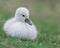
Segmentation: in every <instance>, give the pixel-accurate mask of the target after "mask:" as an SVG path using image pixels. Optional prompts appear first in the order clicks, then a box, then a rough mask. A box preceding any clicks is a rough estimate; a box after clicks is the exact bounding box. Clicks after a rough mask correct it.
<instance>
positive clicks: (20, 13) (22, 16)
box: [15, 7, 32, 25]
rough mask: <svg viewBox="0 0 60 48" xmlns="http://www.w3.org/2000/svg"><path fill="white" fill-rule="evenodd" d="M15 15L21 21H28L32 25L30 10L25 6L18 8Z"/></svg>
mask: <svg viewBox="0 0 60 48" xmlns="http://www.w3.org/2000/svg"><path fill="white" fill-rule="evenodd" d="M15 17H16V19H17V20H18V21H20V22H26V23H28V24H29V25H32V23H31V21H30V19H29V10H28V9H27V8H24V7H20V8H18V9H17V10H16V13H15Z"/></svg>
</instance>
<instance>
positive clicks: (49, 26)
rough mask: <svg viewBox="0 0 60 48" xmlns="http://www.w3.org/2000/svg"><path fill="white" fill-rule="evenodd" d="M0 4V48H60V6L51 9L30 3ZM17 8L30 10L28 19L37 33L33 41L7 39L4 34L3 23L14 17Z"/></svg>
mask: <svg viewBox="0 0 60 48" xmlns="http://www.w3.org/2000/svg"><path fill="white" fill-rule="evenodd" d="M0 2H1V3H0V48H60V4H57V6H56V7H54V8H51V7H50V6H49V5H48V4H45V3H39V2H31V1H27V3H26V2H23V1H22V2H21V3H19V0H18V1H14V0H13V1H12V0H10V1H2V0H0ZM12 2H14V3H12ZM23 3H25V4H23ZM19 4H20V5H19ZM19 6H26V7H27V8H28V9H29V10H30V18H31V20H32V21H33V23H34V24H35V25H36V28H37V30H38V32H39V34H38V37H37V39H36V40H35V41H30V40H21V39H19V38H13V37H7V36H6V34H5V33H4V30H3V24H4V22H5V21H6V20H7V19H9V18H11V17H13V16H14V14H15V10H16V8H18V7H19Z"/></svg>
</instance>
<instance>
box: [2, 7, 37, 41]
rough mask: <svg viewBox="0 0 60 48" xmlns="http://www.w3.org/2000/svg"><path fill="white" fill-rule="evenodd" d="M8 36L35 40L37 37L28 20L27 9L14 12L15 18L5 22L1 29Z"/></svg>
mask: <svg viewBox="0 0 60 48" xmlns="http://www.w3.org/2000/svg"><path fill="white" fill-rule="evenodd" d="M3 29H4V31H5V33H6V34H7V35H8V36H12V37H18V38H21V39H28V40H35V39H36V37H37V30H36V27H35V26H34V25H33V23H32V21H31V20H30V19H29V11H28V9H26V8H24V7H21V8H18V9H17V10H16V13H15V17H13V18H11V19H9V20H7V21H6V22H5V24H4V27H3Z"/></svg>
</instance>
